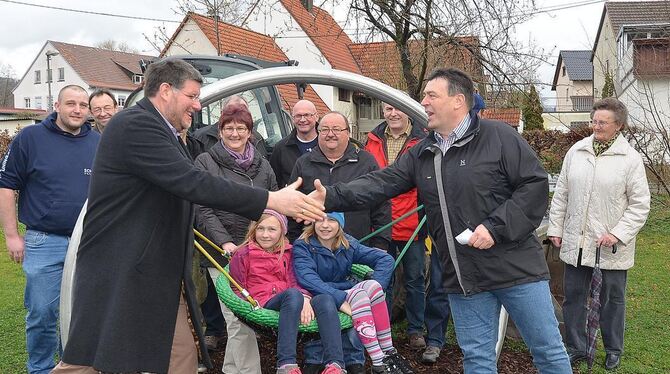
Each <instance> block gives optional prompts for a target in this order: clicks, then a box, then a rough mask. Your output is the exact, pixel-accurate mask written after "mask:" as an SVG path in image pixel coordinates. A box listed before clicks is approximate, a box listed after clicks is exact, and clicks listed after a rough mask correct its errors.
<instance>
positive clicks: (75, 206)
mask: <svg viewBox="0 0 670 374" xmlns="http://www.w3.org/2000/svg"><path fill="white" fill-rule="evenodd" d="M56 117H57V113H56V112H54V113H52V114H51V115H49V116H48V117H47V118H45V119H44V121H42V122H41V123H39V124H35V125H33V126H28V127H26V128H24V129H23V130H21V132H19V133H18V135H16V137H15V138H14V140H13V141H12V143H11V144H10V145H9V150H8V151H7V154H6V155H5V157H4V159H3V161H2V168H1V169H0V188H8V189H12V190H17V191H20V193H19V221H20V222H22V223H23V224H25V225H26V227H27V228H28V229H31V230H38V231H44V232H48V233H52V234H57V235H67V236H69V235H71V234H72V229H73V228H74V224H75V222H76V221H77V216H79V211H80V210H81V207H82V206H83V205H84V201H86V197H87V196H88V184H89V181H90V179H91V169H92V166H93V158H94V157H95V151H96V148H97V146H98V142H99V141H100V134H98V133H97V132H95V131H91V125H90V124H88V123H86V124H84V126H82V127H81V131H80V132H79V134H77V135H72V134H70V133H68V132H65V131H63V130H61V129H60V128H59V127H58V125H56Z"/></svg>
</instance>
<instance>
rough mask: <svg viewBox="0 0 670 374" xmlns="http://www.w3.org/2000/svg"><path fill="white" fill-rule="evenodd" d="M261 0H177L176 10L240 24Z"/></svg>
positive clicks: (180, 12) (181, 12)
mask: <svg viewBox="0 0 670 374" xmlns="http://www.w3.org/2000/svg"><path fill="white" fill-rule="evenodd" d="M260 1H261V0H237V1H232V0H177V9H176V12H177V13H179V14H186V13H188V12H196V13H200V14H205V15H207V16H209V17H212V18H215V17H216V18H218V19H219V20H221V21H223V22H227V23H230V24H233V25H237V26H242V25H243V23H244V21H246V18H247V17H248V16H249V14H250V12H251V11H253V9H254V8H255V7H256V6H258V4H259V3H260Z"/></svg>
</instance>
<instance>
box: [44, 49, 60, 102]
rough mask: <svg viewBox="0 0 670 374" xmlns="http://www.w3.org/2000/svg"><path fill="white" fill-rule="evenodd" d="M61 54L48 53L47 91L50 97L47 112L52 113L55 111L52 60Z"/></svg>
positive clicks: (48, 97)
mask: <svg viewBox="0 0 670 374" xmlns="http://www.w3.org/2000/svg"><path fill="white" fill-rule="evenodd" d="M59 54H60V53H58V52H56V51H51V50H49V51H47V53H46V56H47V74H46V75H47V90H48V91H49V96H47V112H49V113H51V112H53V110H54V100H53V97H52V96H51V81H52V80H53V72H52V71H51V58H52V57H54V56H58V55H59Z"/></svg>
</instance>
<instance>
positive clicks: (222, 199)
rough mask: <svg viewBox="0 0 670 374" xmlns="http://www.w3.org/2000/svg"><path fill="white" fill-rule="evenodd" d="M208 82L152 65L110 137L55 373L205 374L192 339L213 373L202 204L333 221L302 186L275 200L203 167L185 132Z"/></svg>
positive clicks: (102, 152) (101, 150)
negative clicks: (196, 246)
mask: <svg viewBox="0 0 670 374" xmlns="http://www.w3.org/2000/svg"><path fill="white" fill-rule="evenodd" d="M201 84H202V77H201V76H200V73H198V71H197V70H196V69H195V68H193V66H191V65H190V64H188V63H186V62H184V61H182V60H179V59H169V58H168V59H165V60H162V61H160V62H156V63H153V64H151V65H150V66H149V68H148V69H147V71H146V75H145V93H146V97H145V98H144V99H142V100H141V101H139V102H138V103H137V105H136V106H133V107H132V108H129V109H126V110H124V111H122V112H120V113H118V114H117V115H115V116H114V117H113V118H112V120H111V121H110V124H109V126H108V127H107V129H106V130H105V136H104V137H103V138H104V139H103V140H102V141H101V143H100V145H99V147H98V151H97V154H96V157H95V163H94V165H93V170H94V172H93V176H92V177H91V185H90V189H89V199H88V210H87V213H86V217H85V220H84V227H83V233H82V236H81V242H80V245H79V251H78V254H77V265H76V269H77V270H76V273H75V275H74V285H73V301H74V303H73V306H72V319H71V323H70V329H69V340H68V341H67V344H66V346H65V352H64V355H63V362H61V363H60V364H59V365H58V366H57V367H56V368H55V369H54V371H53V373H56V374H63V373H69V374H71V373H97V372H98V371H102V372H112V373H128V372H132V373H134V372H151V373H166V372H171V373H173V372H174V373H195V371H196V369H197V364H198V361H197V359H198V354H197V348H196V345H195V344H194V337H193V334H192V333H191V331H192V329H193V331H195V333H196V335H197V338H198V340H199V342H200V355H201V357H202V359H203V361H204V362H205V363H206V364H208V365H209V363H210V362H209V357H208V356H207V350H206V349H205V347H204V339H203V336H202V331H201V323H200V318H198V313H196V312H195V311H196V308H197V302H196V300H195V293H194V286H193V280H192V278H191V267H192V259H193V232H192V227H193V217H194V209H193V204H192V203H197V204H201V205H205V206H211V207H214V208H216V209H222V210H228V211H230V212H234V213H237V214H240V215H242V216H245V217H247V218H249V219H257V218H258V217H260V215H261V213H262V212H263V209H265V208H266V207H268V208H271V209H275V210H277V211H280V212H282V213H284V214H287V215H290V216H297V217H298V218H301V219H302V218H306V219H308V220H315V219H321V218H322V217H323V213H322V212H319V209H320V208H321V205H320V204H318V203H316V202H314V201H313V200H311V199H308V198H307V197H305V196H304V195H302V194H300V193H298V192H297V191H295V189H296V188H297V186H298V184H299V183H297V184H295V185H292V186H290V187H287V188H285V189H283V190H280V191H275V192H268V191H265V190H262V189H258V188H252V187H249V186H245V185H240V184H237V183H234V182H230V181H228V180H226V179H224V178H221V177H217V176H214V175H212V174H210V173H208V172H206V171H203V170H198V169H197V168H196V167H195V166H194V164H193V161H192V160H191V158H190V157H189V154H188V152H187V149H186V147H185V145H184V144H183V143H182V142H181V141H180V140H179V138H178V134H179V133H181V132H182V131H185V130H186V129H188V127H189V126H190V125H191V120H192V117H193V114H194V112H196V111H198V110H200V98H199V95H200V86H201ZM212 191H216V193H212ZM188 311H190V313H189V312H188ZM189 316H190V318H189ZM209 366H211V365H209Z"/></svg>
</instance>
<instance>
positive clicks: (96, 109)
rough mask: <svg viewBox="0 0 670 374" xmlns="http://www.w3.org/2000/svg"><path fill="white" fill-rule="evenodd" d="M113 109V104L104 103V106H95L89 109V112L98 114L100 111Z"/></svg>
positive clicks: (108, 111) (107, 111)
mask: <svg viewBox="0 0 670 374" xmlns="http://www.w3.org/2000/svg"><path fill="white" fill-rule="evenodd" d="M113 110H114V107H113V106H111V105H105V106H103V107H95V108H93V109H91V113H93V114H100V113H102V112H103V111H105V112H106V113H111V112H112V111H113Z"/></svg>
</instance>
